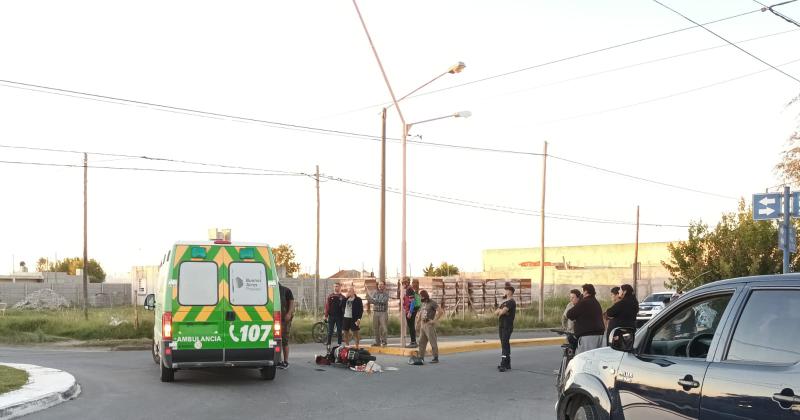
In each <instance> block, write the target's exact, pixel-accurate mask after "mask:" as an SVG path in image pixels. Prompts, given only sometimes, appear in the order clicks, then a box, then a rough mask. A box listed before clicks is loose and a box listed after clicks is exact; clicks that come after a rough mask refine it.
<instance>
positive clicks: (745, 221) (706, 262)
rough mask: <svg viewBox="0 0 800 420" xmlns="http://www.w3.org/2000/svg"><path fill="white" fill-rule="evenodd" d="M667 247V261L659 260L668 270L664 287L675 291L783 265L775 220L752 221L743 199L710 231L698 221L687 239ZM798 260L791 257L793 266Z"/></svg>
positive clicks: (771, 271)
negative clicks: (734, 209) (668, 258)
mask: <svg viewBox="0 0 800 420" xmlns="http://www.w3.org/2000/svg"><path fill="white" fill-rule="evenodd" d="M668 248H669V253H670V257H671V258H670V261H669V262H668V263H667V262H665V261H662V262H661V264H662V265H663V266H664V268H666V269H667V270H668V271H669V273H670V278H669V280H667V281H666V282H665V283H664V286H666V287H667V288H670V289H676V290H678V291H687V290H690V289H693V288H695V287H697V286H700V285H702V284H705V283H709V282H712V281H715V280H721V279H727V278H733V277H744V276H754V275H760V274H775V273H780V272H781V270H782V266H783V254H782V252H781V251H780V250H779V249H778V227H777V225H776V223H774V222H767V221H755V220H753V211H752V209H751V208H750V207H746V206H745V203H744V200H740V201H739V208H738V211H737V212H735V213H725V214H723V215H722V219H721V220H720V221H719V223H718V224H717V226H716V227H715V228H714V229H713V230H711V229H709V227H708V225H706V224H704V223H702V222H697V223H694V222H693V223H691V224H690V226H689V238H688V239H687V240H686V241H681V242H679V243H678V244H676V245H672V244H670V245H669V247H668ZM798 263H800V258H795V259H794V261H793V262H792V266H793V267H794V269H796V268H797V267H798Z"/></svg>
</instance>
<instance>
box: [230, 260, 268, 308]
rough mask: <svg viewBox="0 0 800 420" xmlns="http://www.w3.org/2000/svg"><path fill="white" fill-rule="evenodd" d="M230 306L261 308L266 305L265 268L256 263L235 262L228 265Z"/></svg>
mask: <svg viewBox="0 0 800 420" xmlns="http://www.w3.org/2000/svg"><path fill="white" fill-rule="evenodd" d="M230 271H231V278H230V294H231V304H232V305H239V306H263V305H266V304H267V268H266V267H265V266H264V264H262V263H257V262H235V263H231V265H230Z"/></svg>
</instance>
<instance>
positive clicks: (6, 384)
mask: <svg viewBox="0 0 800 420" xmlns="http://www.w3.org/2000/svg"><path fill="white" fill-rule="evenodd" d="M26 383H28V372H25V371H24V370H22V369H15V368H12V367H8V366H0V394H5V393H6V392H9V391H13V390H15V389H19V388H22V386H23V385H25V384H26Z"/></svg>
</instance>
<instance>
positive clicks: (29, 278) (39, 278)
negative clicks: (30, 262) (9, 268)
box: [0, 272, 44, 283]
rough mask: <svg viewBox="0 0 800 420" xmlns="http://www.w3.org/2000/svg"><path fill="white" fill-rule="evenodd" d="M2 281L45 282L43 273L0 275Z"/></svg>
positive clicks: (0, 281)
mask: <svg viewBox="0 0 800 420" xmlns="http://www.w3.org/2000/svg"><path fill="white" fill-rule="evenodd" d="M0 283H44V276H43V275H42V273H28V272H24V273H11V274H2V275H0Z"/></svg>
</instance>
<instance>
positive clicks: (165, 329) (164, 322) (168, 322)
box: [161, 312, 172, 340]
mask: <svg viewBox="0 0 800 420" xmlns="http://www.w3.org/2000/svg"><path fill="white" fill-rule="evenodd" d="M161 338H162V339H164V340H172V312H164V315H162V316H161Z"/></svg>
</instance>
